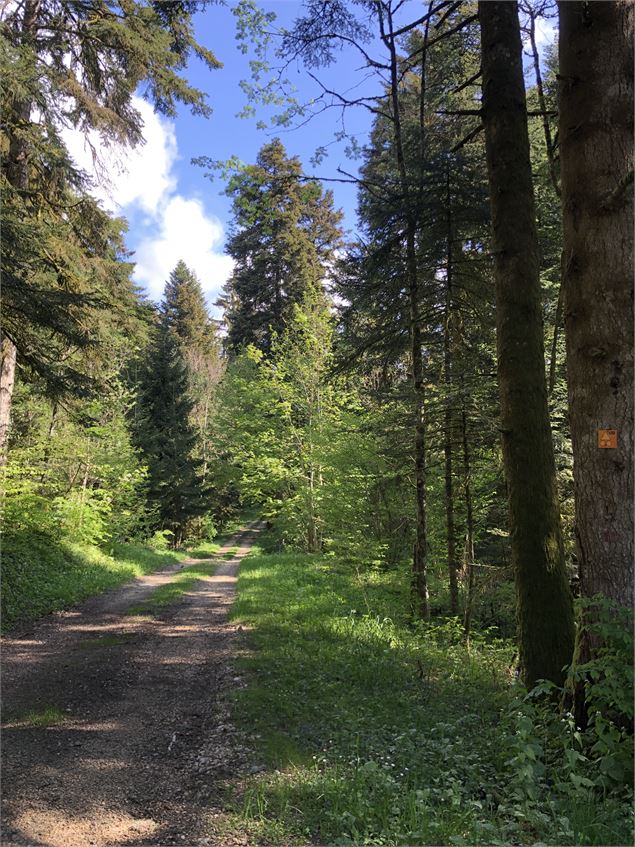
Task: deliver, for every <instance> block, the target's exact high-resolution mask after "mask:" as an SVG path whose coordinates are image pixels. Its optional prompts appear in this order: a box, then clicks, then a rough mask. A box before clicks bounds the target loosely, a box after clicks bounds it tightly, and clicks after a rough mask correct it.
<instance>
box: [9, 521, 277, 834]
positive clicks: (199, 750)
mask: <svg viewBox="0 0 635 847" xmlns="http://www.w3.org/2000/svg"><path fill="white" fill-rule="evenodd" d="M261 530H262V524H260V523H259V522H256V523H253V524H250V525H249V526H248V527H247V528H246V529H245V530H243V531H241V532H240V533H239V534H238V535H236V536H234V537H233V538H232V539H231V540H230V541H228V543H227V544H226V545H225V546H224V547H223V548H222V549H221V550H220V551H219V554H218V555H219V557H220V556H222V554H223V553H226V552H227V551H228V550H230V549H232V548H234V547H236V546H237V545H238V550H237V551H236V552H235V553H234V555H233V557H232V558H231V559H225V560H221V559H220V558H219V564H218V567H217V568H216V571H215V573H214V575H213V576H210V577H206V578H204V579H202V580H200V581H198V582H197V583H196V585H195V586H194V587H192V588H191V589H190V590H189V591H187V592H186V593H185V594H184V595H183V596H182V598H181V599H179V600H178V601H177V602H176V603H175V604H172V605H171V606H168V607H166V608H165V609H162V610H161V611H160V612H158V613H157V614H156V615H154V616H152V617H149V616H146V617H142V616H135V615H128V614H126V613H125V612H126V610H127V609H128V608H130V607H131V606H135V605H138V604H139V602H140V601H142V600H143V599H145V598H146V597H148V596H149V595H150V594H151V592H152V591H153V590H154V589H155V588H157V587H158V586H159V585H162V584H164V583H165V582H167V581H169V580H170V579H171V578H172V577H173V576H174V574H175V572H176V571H178V570H180V569H181V568H182V567H184V566H186V565H188V564H193V563H194V562H195V561H196V560H193V559H189V560H188V559H186V560H184V562H181V563H179V565H177V566H172V567H170V568H168V569H166V570H164V571H161V572H158V573H155V574H152V575H150V576H145V577H141V578H140V579H138V580H135V581H134V582H133V583H129V584H128V585H126V586H123V587H122V588H119V589H116V590H114V591H110V592H107V593H106V594H102V595H99V596H98V597H93V598H91V599H90V600H88V601H86V602H85V603H82V604H81V605H80V606H77V607H75V608H74V609H72V610H69V611H66V612H61V613H58V614H56V615H54V616H52V617H50V618H48V619H46V620H44V621H42V622H40V623H39V624H36V625H35V626H32V627H31V628H30V629H29V630H28V631H25V632H22V633H20V634H19V635H15V634H14V635H12V636H8V637H6V638H5V639H4V640H3V650H2V695H3V715H4V724H3V734H2V832H1V841H2V844H14V845H18V844H20V845H24V844H33V845H39V847H93V845H94V847H114V845H159V844H165V845H172V844H183V845H194V844H201V845H204V844H210V845H214V844H221V843H226V841H225V840H218V839H219V838H220V836H216V835H215V834H214V833H215V823H214V822H215V819H216V818H218V817H220V816H221V810H222V793H223V789H224V786H226V785H227V784H228V781H231V780H232V779H233V778H235V777H236V775H237V774H240V773H241V770H244V769H245V768H246V764H247V761H248V754H249V751H248V749H247V748H246V747H245V746H244V742H243V741H242V739H241V738H240V737H239V735H238V734H237V733H236V731H235V728H234V727H233V725H232V724H231V720H230V716H229V706H228V694H229V693H230V692H231V691H232V690H234V689H236V688H237V687H239V686H240V685H241V684H242V682H241V679H240V678H239V676H238V675H237V674H236V671H235V668H234V664H233V659H234V656H235V649H236V643H237V642H236V639H237V637H238V632H239V630H240V629H241V628H240V627H239V626H238V625H235V624H233V623H230V622H229V621H228V620H227V614H228V610H229V607H230V605H231V603H232V600H233V597H234V592H235V584H236V581H237V573H238V568H239V564H240V560H241V559H242V558H243V557H244V556H245V555H247V553H248V552H249V550H250V548H251V546H252V544H253V543H254V542H255V540H256V539H257V537H258V534H259V532H260V531H261ZM46 710H51V711H50V715H52V722H51V723H50V724H49V725H47V726H46V725H45V726H40V727H38V726H35V725H34V723H35V721H36V720H37V716H38V715H42V714H43V713H44V712H45V711H46ZM29 713H31V714H32V715H34V716H35V717H32V718H30V719H29V718H25V716H26V715H28V714H29Z"/></svg>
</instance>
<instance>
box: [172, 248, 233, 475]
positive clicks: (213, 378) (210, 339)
mask: <svg viewBox="0 0 635 847" xmlns="http://www.w3.org/2000/svg"><path fill="white" fill-rule="evenodd" d="M162 310H163V315H164V319H165V321H166V323H167V326H168V328H169V331H170V332H171V333H172V335H173V337H174V341H175V343H176V344H177V345H178V346H179V348H180V351H181V355H182V356H183V358H184V359H185V362H186V365H187V371H188V379H189V396H190V399H191V400H192V410H191V413H190V422H191V424H192V426H193V427H194V429H195V430H196V432H197V444H196V450H195V454H196V455H197V456H198V457H200V458H201V459H202V460H203V469H202V474H203V477H206V476H207V468H208V466H209V462H210V460H211V448H212V445H211V439H210V432H209V430H210V427H211V418H212V414H213V411H214V401H215V396H216V389H217V387H218V384H219V382H220V380H221V377H222V374H223V361H222V358H221V349H220V342H219V339H218V334H217V330H216V325H215V324H214V322H213V321H212V320H211V319H210V316H209V313H208V311H207V306H206V305H205V295H204V294H203V289H202V288H201V284H200V282H199V280H198V279H197V277H196V275H195V274H194V273H193V272H192V271H191V270H190V269H189V268H188V267H187V265H186V264H185V262H183V261H182V260H181V261H179V262H178V264H177V265H176V267H175V268H174V270H173V271H172V273H171V274H170V278H169V280H168V282H167V283H166V286H165V293H164V298H163V306H162Z"/></svg>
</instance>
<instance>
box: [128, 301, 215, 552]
mask: <svg viewBox="0 0 635 847" xmlns="http://www.w3.org/2000/svg"><path fill="white" fill-rule="evenodd" d="M192 408H193V402H192V400H191V398H190V395H189V377H188V369H187V364H186V361H185V358H184V356H183V354H182V352H181V349H180V347H179V345H178V343H176V341H175V338H174V334H173V333H172V332H171V331H170V328H169V324H168V321H167V319H166V315H165V313H164V314H163V316H162V319H161V322H160V324H159V325H158V327H157V329H156V334H155V338H154V340H153V342H152V344H151V345H150V349H149V353H148V359H147V365H146V370H145V373H144V376H143V380H142V385H141V391H140V397H139V410H140V415H139V421H138V425H137V441H138V444H139V446H140V447H141V449H142V451H143V454H144V457H145V460H146V462H147V464H148V468H149V481H148V491H147V497H148V503H149V505H150V507H151V508H153V509H154V510H155V514H156V516H157V518H158V523H159V525H160V526H161V527H162V528H163V529H168V530H170V531H171V532H172V533H173V544H174V546H175V547H178V546H179V545H180V544H181V543H182V541H183V539H184V537H185V534H186V526H187V522H188V520H190V519H191V518H194V517H197V516H199V515H201V514H203V513H204V512H205V510H206V508H207V506H208V497H207V492H206V489H205V487H204V485H203V483H202V480H201V476H200V469H201V465H202V461H201V460H200V459H197V458H195V456H194V453H195V450H196V446H197V435H196V432H195V430H194V428H193V426H192V424H191V423H190V416H191V413H192Z"/></svg>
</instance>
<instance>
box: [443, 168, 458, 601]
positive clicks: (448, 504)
mask: <svg viewBox="0 0 635 847" xmlns="http://www.w3.org/2000/svg"><path fill="white" fill-rule="evenodd" d="M446 209H447V247H446V250H447V256H446V276H445V326H444V331H443V379H444V383H445V413H444V429H445V432H444V439H443V440H444V443H443V453H444V459H445V524H446V527H445V529H446V549H447V557H448V582H449V588H450V612H451V613H452V614H453V615H456V614H458V611H459V583H458V578H457V574H458V570H459V568H458V562H457V559H456V536H455V527H454V479H453V470H452V458H453V457H452V447H453V444H452V435H453V429H454V428H453V425H452V424H453V418H454V415H453V409H452V403H453V400H452V327H451V323H452V284H453V281H454V280H453V276H454V267H453V264H452V239H453V232H452V194H451V190H450V171H449V169H448V172H447V174H446Z"/></svg>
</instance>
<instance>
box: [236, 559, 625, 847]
mask: <svg viewBox="0 0 635 847" xmlns="http://www.w3.org/2000/svg"><path fill="white" fill-rule="evenodd" d="M406 590H407V589H405V588H404V586H403V585H402V583H400V582H399V579H398V575H395V574H394V573H390V572H378V571H376V570H372V569H371V570H366V571H364V570H360V569H359V568H358V569H355V568H351V566H350V565H346V566H345V565H343V564H341V563H338V562H337V560H335V559H332V558H328V557H316V556H308V555H302V554H292V553H287V554H275V555H264V554H262V552H256V553H255V554H252V555H251V556H250V557H248V558H247V559H246V560H245V561H244V562H243V565H242V569H241V574H240V578H239V584H238V600H237V602H236V604H235V606H234V609H233V617H234V618H235V619H236V620H238V621H240V622H241V623H244V624H245V625H246V626H247V628H248V631H249V636H248V638H249V647H250V650H249V652H248V653H247V655H246V656H245V657H244V659H243V660H242V661H243V664H244V672H245V675H246V680H247V682H248V685H247V686H246V688H244V689H242V690H240V691H239V692H238V694H237V702H236V705H235V712H236V717H237V720H238V722H239V724H240V725H241V726H242V728H243V729H244V730H245V732H248V733H251V734H252V735H253V737H254V744H255V746H256V750H257V752H258V755H259V757H260V759H261V761H262V763H263V768H264V769H263V771H262V772H261V773H259V774H257V775H255V776H253V777H251V778H250V779H249V781H248V784H247V787H246V789H245V790H244V793H243V795H242V797H241V799H240V800H237V805H236V809H235V814H234V816H233V818H231V819H230V821H231V822H230V826H233V827H235V828H236V829H244V828H247V830H248V832H249V837H250V839H251V842H250V843H262V844H280V843H297V844H300V843H306V842H307V841H313V842H317V843H320V844H360V845H361V844H387V845H401V844H493V845H496V844H498V845H503V844H535V843H537V842H542V843H549V844H563V845H565V844H606V845H609V844H626V843H631V837H632V835H631V834H632V829H631V826H630V816H629V806H628V803H627V801H626V799H625V796H624V795H620V796H618V795H612V794H611V793H609V792H606V791H603V792H598V791H596V790H594V789H592V788H590V787H589V786H588V785H582V786H579V788H576V787H575V786H574V785H572V784H568V785H566V786H565V789H564V790H561V789H560V788H559V787H558V786H556V785H553V784H549V783H547V782H546V781H545V780H544V779H542V777H541V778H540V779H538V778H537V777H538V774H537V773H534V772H533V770H532V769H531V768H530V767H529V765H528V762H531V761H533V760H532V756H534V757H535V759H536V760H538V759H539V757H540V755H541V752H540V751H536V750H535V749H532V745H534V744H535V741H534V739H533V736H532V734H531V733H532V732H534V731H535V727H534V723H533V720H532V717H531V716H529V717H528V719H527V721H522V720H521V723H520V725H519V724H518V720H519V715H521V716H522V714H523V709H522V708H519V706H518V699H517V698H518V697H520V700H521V701H522V700H523V698H522V695H521V692H520V690H519V686H518V685H517V684H516V683H514V682H513V680H512V674H511V672H510V666H511V664H512V652H513V648H512V646H511V644H510V643H509V642H506V641H502V640H497V639H495V638H493V636H492V633H487V632H485V633H475V636H474V638H473V640H472V643H471V645H470V648H469V649H468V648H467V647H466V646H465V645H464V644H463V643H462V639H461V629H460V624H459V622H458V620H456V619H451V618H450V619H445V620H439V621H437V622H433V623H429V624H424V623H420V624H417V625H416V626H412V625H410V624H409V623H408V621H407V620H406V618H405V617H404V614H403V610H404V609H405V608H407V596H406V594H405V591H406ZM523 726H524V728H525V731H526V735H525V736H523ZM523 780H524V782H523ZM519 785H520V786H521V788H520V789H519ZM529 785H531V786H532V790H533V787H535V793H533V794H532V792H531V791H530V792H529V793H527V790H526V789H527V786H529Z"/></svg>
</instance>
